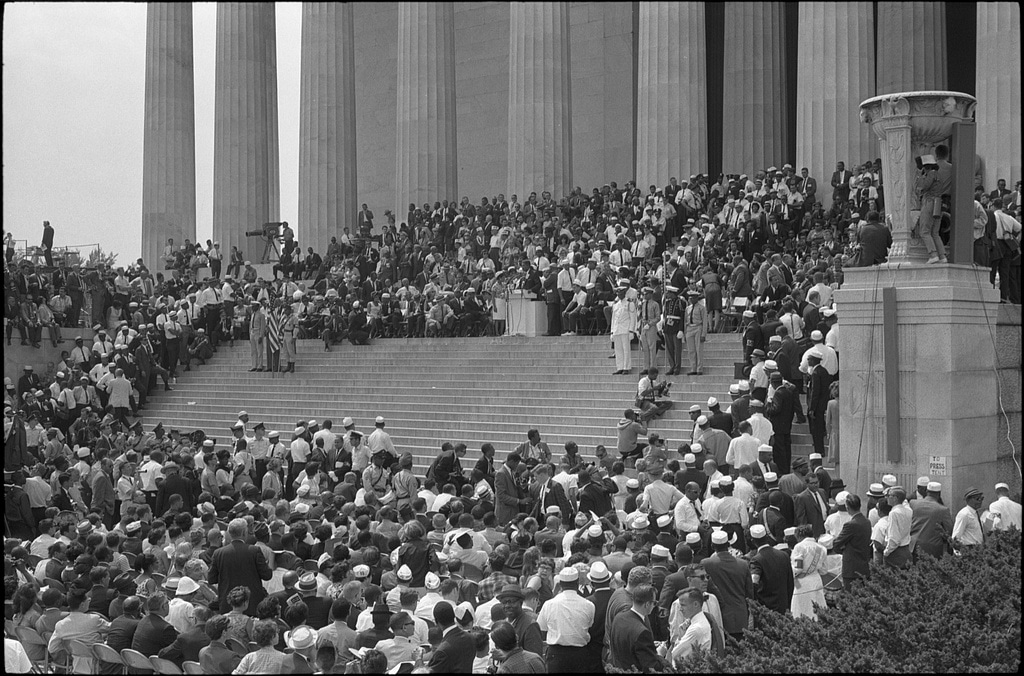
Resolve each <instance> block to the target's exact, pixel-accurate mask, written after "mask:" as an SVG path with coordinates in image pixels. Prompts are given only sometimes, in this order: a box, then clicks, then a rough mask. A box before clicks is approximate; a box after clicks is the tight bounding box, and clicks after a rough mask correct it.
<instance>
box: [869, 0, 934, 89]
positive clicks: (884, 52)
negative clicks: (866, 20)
mask: <svg viewBox="0 0 1024 676" xmlns="http://www.w3.org/2000/svg"><path fill="white" fill-rule="evenodd" d="M946 56H947V53H946V3H944V2H879V3H878V93H879V94H888V93H891V92H901V91H909V90H915V89H945V88H946V87H947V85H946Z"/></svg>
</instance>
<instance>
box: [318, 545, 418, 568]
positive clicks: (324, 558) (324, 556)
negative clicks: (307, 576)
mask: <svg viewBox="0 0 1024 676" xmlns="http://www.w3.org/2000/svg"><path fill="white" fill-rule="evenodd" d="M395 551H398V550H397V549H396V550H395ZM330 560H331V555H330V554H328V553H327V552H324V553H323V554H321V555H320V558H318V559H317V560H316V567H317V568H319V567H320V566H322V565H324V564H325V563H327V562H328V561H330Z"/></svg>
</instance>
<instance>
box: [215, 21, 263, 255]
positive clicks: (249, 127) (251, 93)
mask: <svg viewBox="0 0 1024 676" xmlns="http://www.w3.org/2000/svg"><path fill="white" fill-rule="evenodd" d="M268 8H270V9H271V10H272V8H273V5H271V4H269V3H267V4H264V3H259V2H221V3H218V4H217V56H216V77H215V98H214V131H213V135H214V150H213V184H214V191H213V238H214V239H215V240H217V241H219V242H220V244H221V250H222V251H224V252H225V253H227V252H230V251H231V247H232V246H237V247H239V249H240V250H241V251H242V252H244V254H245V257H246V258H247V259H250V260H254V261H259V260H260V257H261V256H262V254H263V242H262V240H260V239H257V238H248V237H246V235H245V233H246V231H248V230H257V229H260V228H261V227H262V226H263V224H264V223H266V222H268V221H270V220H271V218H270V215H271V212H270V208H271V201H270V185H271V179H270V169H269V167H270V164H269V162H270V132H269V130H268V120H267V117H268V115H267V111H268V106H269V104H268V102H267V99H268V98H269V92H268V84H269V78H268V76H267V68H268V67H267V32H268V30H267V26H268V21H267V12H268V11H270V10H268Z"/></svg>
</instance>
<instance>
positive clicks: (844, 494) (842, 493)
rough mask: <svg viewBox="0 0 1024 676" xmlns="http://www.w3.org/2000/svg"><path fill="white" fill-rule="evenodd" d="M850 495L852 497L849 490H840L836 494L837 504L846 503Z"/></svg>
mask: <svg viewBox="0 0 1024 676" xmlns="http://www.w3.org/2000/svg"><path fill="white" fill-rule="evenodd" d="M848 497H850V494H849V492H847V491H839V493H838V494H837V495H836V504H837V505H845V504H846V499H847V498H848Z"/></svg>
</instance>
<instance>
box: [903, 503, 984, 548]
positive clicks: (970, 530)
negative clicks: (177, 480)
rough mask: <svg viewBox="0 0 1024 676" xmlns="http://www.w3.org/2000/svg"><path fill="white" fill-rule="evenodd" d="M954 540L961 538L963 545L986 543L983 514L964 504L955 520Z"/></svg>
mask: <svg viewBox="0 0 1024 676" xmlns="http://www.w3.org/2000/svg"><path fill="white" fill-rule="evenodd" d="M894 511H895V510H894ZM953 540H959V542H960V544H962V545H981V544H985V535H984V533H983V532H982V530H981V516H980V515H979V514H978V511H977V510H976V509H974V508H973V507H971V506H970V505H964V508H963V509H961V510H960V511H959V512H957V513H956V520H955V521H954V522H953Z"/></svg>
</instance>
